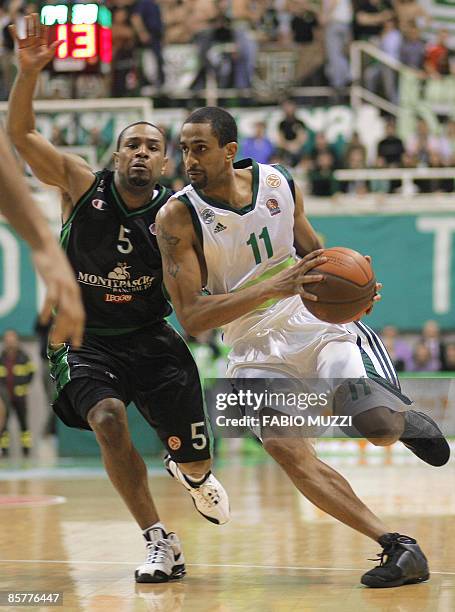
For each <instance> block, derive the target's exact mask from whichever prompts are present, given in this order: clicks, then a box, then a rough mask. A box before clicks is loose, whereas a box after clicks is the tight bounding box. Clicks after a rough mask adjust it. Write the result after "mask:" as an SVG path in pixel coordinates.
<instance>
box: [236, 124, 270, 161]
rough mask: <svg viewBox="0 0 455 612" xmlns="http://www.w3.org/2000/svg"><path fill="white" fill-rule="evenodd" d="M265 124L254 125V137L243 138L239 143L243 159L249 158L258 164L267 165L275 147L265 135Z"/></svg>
mask: <svg viewBox="0 0 455 612" xmlns="http://www.w3.org/2000/svg"><path fill="white" fill-rule="evenodd" d="M265 127H266V126H265V123H264V122H263V121H258V122H257V123H255V124H254V135H253V136H251V137H250V138H245V139H244V140H243V141H242V143H241V154H242V157H244V158H249V157H251V158H252V159H255V160H256V161H257V162H259V163H260V164H268V163H269V161H270V158H271V157H272V155H273V153H274V151H275V145H274V144H273V143H272V141H271V140H269V139H268V138H267V136H266V135H265Z"/></svg>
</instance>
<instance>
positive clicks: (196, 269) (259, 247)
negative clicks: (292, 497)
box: [156, 107, 449, 587]
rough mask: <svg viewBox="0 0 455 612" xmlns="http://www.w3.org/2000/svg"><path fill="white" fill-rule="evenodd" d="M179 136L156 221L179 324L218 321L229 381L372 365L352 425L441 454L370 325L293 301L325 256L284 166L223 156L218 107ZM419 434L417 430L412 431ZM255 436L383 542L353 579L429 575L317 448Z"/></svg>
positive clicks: (227, 127) (420, 451) (314, 494)
mask: <svg viewBox="0 0 455 612" xmlns="http://www.w3.org/2000/svg"><path fill="white" fill-rule="evenodd" d="M180 144H181V149H182V153H183V161H184V164H185V168H186V171H187V174H188V177H189V179H190V182H191V184H190V185H188V186H187V187H185V188H184V189H183V190H182V191H180V192H178V193H177V194H176V195H175V196H174V197H173V198H171V199H170V200H169V202H168V203H167V204H166V205H165V206H164V207H163V208H162V209H161V210H160V211H159V213H158V216H157V219H156V221H157V233H158V244H159V246H160V250H161V253H162V256H163V268H164V280H165V284H166V287H167V290H168V292H169V294H170V296H171V299H172V302H173V305H174V308H175V310H176V313H177V316H178V318H179V320H180V322H181V323H182V325H183V327H184V328H185V330H186V331H187V332H188V333H189V334H191V335H197V334H199V333H200V332H202V331H204V330H207V329H211V328H217V327H222V328H223V332H224V339H225V341H226V343H227V344H229V345H230V347H231V353H230V356H229V368H228V375H229V376H230V377H231V378H239V379H242V378H243V379H245V378H271V377H278V378H280V377H288V378H289V379H295V380H305V379H312V378H313V379H315V378H324V379H334V378H338V379H340V378H342V379H348V378H349V379H359V378H366V377H367V376H368V374H369V373H371V374H372V375H373V376H376V377H377V379H380V381H381V382H382V383H383V386H384V388H386V387H387V390H386V393H385V395H386V396H390V402H388V401H387V402H386V403H380V404H378V405H376V406H371V405H367V407H366V408H364V409H362V408H361V409H360V410H359V411H358V413H357V414H356V419H357V420H356V421H355V425H356V427H357V429H359V431H361V432H362V434H363V435H365V436H366V437H370V438H372V441H373V442H374V443H375V444H390V443H393V442H395V441H396V440H398V439H402V440H403V441H405V443H406V445H407V446H408V447H409V448H411V450H412V451H413V452H415V454H417V455H418V456H420V457H421V458H422V459H424V460H425V461H427V462H428V463H432V464H433V465H442V464H443V463H445V462H447V460H448V455H449V450H448V445H447V442H446V441H445V439H444V438H443V437H442V434H441V432H440V430H439V429H438V428H437V426H436V425H435V424H434V423H433V421H432V420H431V419H429V418H428V420H427V419H426V418H424V417H423V416H422V415H420V413H416V412H414V411H410V410H408V411H406V412H403V410H405V409H406V406H405V404H406V403H410V400H407V398H405V396H402V395H401V393H400V389H399V384H398V379H397V378H396V374H395V372H394V370H393V366H392V364H391V362H390V359H389V357H388V355H387V353H386V351H385V349H384V347H383V345H382V344H381V342H380V340H379V339H378V338H377V337H376V336H375V335H374V334H373V332H372V331H371V330H370V329H369V328H368V327H366V326H365V325H363V324H362V323H360V322H359V323H358V324H355V323H353V324H349V325H332V324H328V323H324V322H322V321H319V320H318V319H316V318H315V317H314V316H313V315H311V314H310V313H309V312H308V311H307V309H306V308H305V307H304V305H303V303H302V301H301V296H304V297H307V298H308V299H316V297H315V296H312V295H310V294H308V293H307V292H306V291H305V285H306V284H307V283H309V282H314V281H320V280H322V276H321V275H317V274H312V272H311V269H312V268H314V267H316V266H317V265H318V264H320V263H321V262H323V261H325V259H324V258H323V257H322V255H321V251H320V250H319V249H320V246H321V245H320V242H319V240H318V238H317V236H316V234H315V232H314V230H313V229H312V227H311V225H310V224H309V222H308V220H307V219H306V217H305V214H304V209H303V200H302V195H301V193H300V190H299V189H298V188H297V187H296V186H295V185H294V183H293V180H292V178H291V176H290V175H289V174H288V172H287V171H286V170H285V169H284V168H282V167H279V166H268V165H262V164H258V163H256V162H254V161H252V160H244V161H242V162H238V163H235V164H234V158H235V155H236V153H237V148H238V147H237V128H236V124H235V121H234V119H233V118H232V117H231V115H230V114H229V113H227V112H226V111H224V110H223V109H220V108H215V107H207V108H203V109H200V110H198V111H195V112H194V113H192V114H191V115H190V116H189V117H188V118H187V120H186V121H185V124H184V125H183V128H182V131H181V142H180ZM298 257H301V258H302V259H301V260H300V261H298V260H297V258H298ZM203 288H204V289H206V291H205V292H204V294H202V289H203ZM207 293H208V295H207ZM372 305H373V304H371V306H372ZM371 306H370V307H371ZM362 357H363V359H362ZM381 399H382V398H381ZM366 411H368V412H366ZM365 414H368V418H365ZM422 435H427V439H417V438H418V436H422ZM378 436H379V437H378ZM263 444H264V448H265V449H266V451H267V452H268V453H269V454H270V455H271V456H272V457H273V458H274V459H275V460H276V461H277V462H278V463H279V464H280V465H281V467H282V468H283V469H284V470H285V472H286V473H287V474H288V476H289V477H290V479H291V480H292V481H293V483H294V484H295V486H296V487H297V488H298V489H299V490H300V491H301V492H302V493H303V494H304V495H305V496H306V497H307V498H308V499H309V500H310V501H312V502H313V503H314V504H315V505H316V506H318V507H319V508H321V509H322V510H324V511H325V512H327V513H329V514H331V515H332V516H333V517H335V518H337V519H338V520H340V521H342V522H344V523H345V524H346V525H349V526H350V527H352V528H354V529H356V530H358V531H360V532H361V533H363V534H365V535H366V536H369V537H370V538H372V539H374V540H375V541H377V542H379V543H380V545H381V546H382V547H383V550H384V552H383V553H382V555H381V563H380V565H379V566H377V567H375V568H374V569H373V570H371V571H369V572H367V573H366V574H365V575H364V576H363V577H362V583H363V584H366V585H367V586H371V587H392V586H401V585H403V584H409V583H415V582H422V581H424V580H427V579H428V577H429V571H428V564H427V561H426V559H425V556H424V555H423V553H422V551H421V550H420V548H419V546H418V544H417V543H416V541H415V540H414V539H413V538H409V537H408V536H404V535H400V534H399V533H396V532H391V530H390V529H389V528H388V527H387V526H386V525H385V524H384V523H383V522H382V521H381V520H380V519H379V518H378V517H376V516H375V515H374V514H373V513H372V512H371V511H370V510H369V509H368V508H367V507H366V506H365V505H364V504H363V503H362V502H361V500H360V499H359V498H358V497H357V496H356V495H355V493H354V492H353V490H352V489H351V487H350V485H349V484H348V482H347V481H346V480H345V479H344V478H343V477H342V476H341V475H340V474H338V473H337V472H335V471H334V470H333V469H332V468H330V467H329V466H328V465H326V464H324V463H323V462H322V461H320V460H319V459H318V458H317V457H316V455H315V452H314V450H313V447H312V445H311V443H310V441H309V440H308V439H305V438H303V437H288V438H279V437H270V436H267V437H265V436H264V439H263ZM385 559H387V561H385Z"/></svg>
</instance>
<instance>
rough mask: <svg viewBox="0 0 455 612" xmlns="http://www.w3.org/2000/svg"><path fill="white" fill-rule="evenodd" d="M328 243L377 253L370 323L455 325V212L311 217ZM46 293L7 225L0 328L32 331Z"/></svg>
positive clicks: (1, 249) (0, 272)
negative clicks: (376, 295)
mask: <svg viewBox="0 0 455 612" xmlns="http://www.w3.org/2000/svg"><path fill="white" fill-rule="evenodd" d="M311 222H312V224H313V225H314V227H315V228H316V230H317V231H318V232H319V234H320V235H321V236H322V237H323V239H324V243H325V244H326V245H329V246H336V245H337V246H349V247H351V248H354V249H356V250H358V251H360V252H362V253H365V254H369V255H371V256H372V258H373V264H374V268H375V271H376V275H377V278H378V280H380V281H381V282H382V283H383V284H384V288H383V290H382V295H383V299H382V302H381V303H379V304H378V305H377V306H376V307H375V309H374V311H373V314H372V315H371V316H370V317H369V318H368V323H369V324H370V325H371V326H372V327H375V328H381V327H382V326H384V325H386V324H394V325H396V326H397V327H398V328H399V329H401V330H403V331H407V330H418V329H420V327H421V326H422V325H423V323H424V322H425V321H426V320H428V319H435V320H436V321H438V323H439V324H440V325H441V327H442V328H444V329H455V279H454V272H455V261H454V254H453V252H454V248H453V246H454V244H455V213H454V214H451V213H440V214H431V213H422V214H409V215H404V214H403V215H400V214H398V215H375V214H371V215H363V216H359V215H353V216H348V215H330V216H318V215H312V216H311ZM40 296H42V286H41V283H39V282H38V281H37V278H36V275H35V273H34V270H33V267H32V262H31V259H30V255H29V250H28V248H27V247H26V245H25V244H24V243H23V241H22V240H20V239H19V238H18V237H17V235H16V234H15V233H14V231H12V230H11V228H10V227H9V226H8V225H6V224H1V223H0V333H3V331H4V330H5V329H7V328H9V327H12V328H14V329H16V330H17V331H18V332H19V333H20V334H23V335H29V334H31V333H32V330H33V324H34V321H35V317H36V314H37V311H38V304H39V301H40Z"/></svg>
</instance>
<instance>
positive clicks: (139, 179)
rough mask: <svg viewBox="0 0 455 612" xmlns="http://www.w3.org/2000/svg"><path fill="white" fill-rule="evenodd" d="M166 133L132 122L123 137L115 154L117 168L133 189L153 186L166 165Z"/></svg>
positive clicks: (123, 180) (124, 180)
mask: <svg viewBox="0 0 455 612" xmlns="http://www.w3.org/2000/svg"><path fill="white" fill-rule="evenodd" d="M166 161H167V159H166V156H165V143H164V136H163V134H161V132H160V131H159V130H158V129H157V128H155V127H152V126H151V125H146V124H139V125H133V126H132V127H131V128H129V129H128V130H127V131H126V132H125V133H124V134H123V136H122V139H121V141H120V147H119V150H118V151H117V153H115V170H116V172H118V174H119V177H120V180H121V182H122V183H123V184H124V185H125V186H126V187H131V188H147V187H150V188H153V187H154V186H155V184H156V183H157V182H158V181H159V179H160V176H161V175H162V174H163V172H164V168H165V165H166Z"/></svg>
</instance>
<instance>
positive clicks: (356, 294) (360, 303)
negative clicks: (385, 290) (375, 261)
mask: <svg viewBox="0 0 455 612" xmlns="http://www.w3.org/2000/svg"><path fill="white" fill-rule="evenodd" d="M321 255H322V256H323V257H327V259H328V261H326V262H325V263H323V264H322V265H320V266H317V267H316V268H313V269H312V270H310V271H309V272H308V274H323V275H324V280H322V281H321V282H317V283H309V284H308V285H305V290H306V291H308V292H309V293H313V294H314V295H317V296H318V301H317V302H312V301H311V300H306V299H304V298H302V300H303V303H304V304H305V306H306V307H307V308H308V310H309V311H310V312H311V313H312V314H313V315H314V316H315V317H317V318H318V319H321V321H327V322H328V323H350V322H351V321H354V320H355V319H357V318H358V317H359V316H360V315H362V314H363V313H364V312H365V310H366V309H367V308H368V306H369V305H370V304H371V301H372V299H373V297H374V294H375V287H376V278H375V275H374V272H373V268H372V267H371V264H370V263H369V261H368V260H367V259H365V257H364V256H363V255H361V254H360V253H358V252H357V251H353V250H352V249H347V248H344V247H333V248H330V249H325V250H324V252H323V253H322V254H321Z"/></svg>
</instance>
